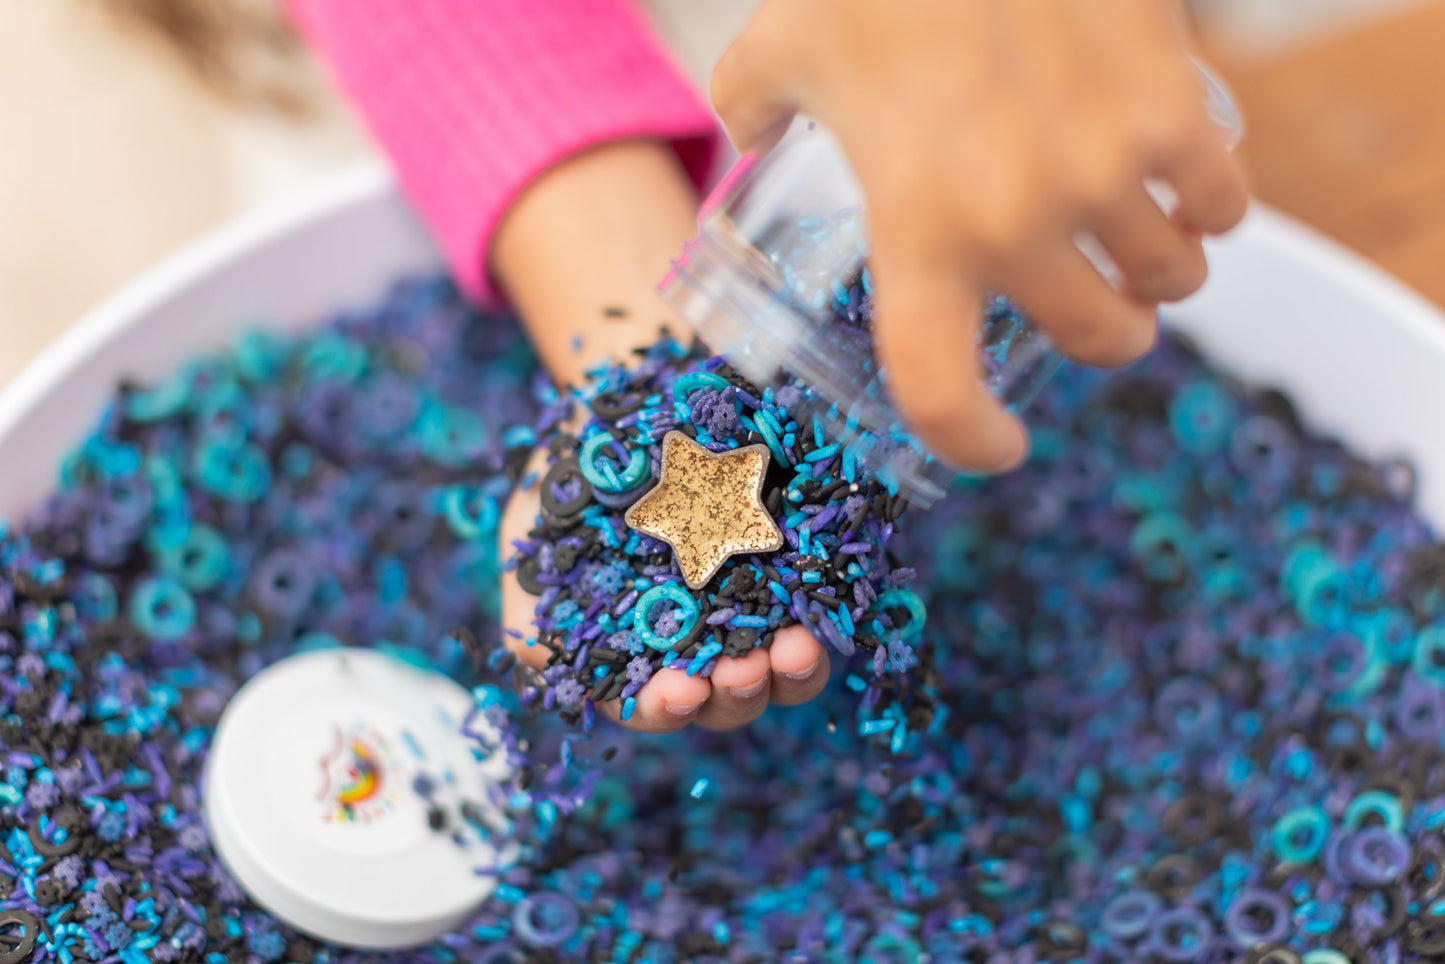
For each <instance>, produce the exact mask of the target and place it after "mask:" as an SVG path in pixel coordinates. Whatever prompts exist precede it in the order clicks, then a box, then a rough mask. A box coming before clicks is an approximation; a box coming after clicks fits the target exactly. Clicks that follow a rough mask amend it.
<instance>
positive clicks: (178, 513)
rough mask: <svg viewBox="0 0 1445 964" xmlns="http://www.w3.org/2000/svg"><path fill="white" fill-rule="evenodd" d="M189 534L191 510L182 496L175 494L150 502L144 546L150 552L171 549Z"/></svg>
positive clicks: (183, 540)
mask: <svg viewBox="0 0 1445 964" xmlns="http://www.w3.org/2000/svg"><path fill="white" fill-rule="evenodd" d="M190 534H191V510H190V507H189V506H188V505H186V500H185V498H184V497H181V496H175V497H170V498H167V499H166V500H165V501H156V502H153V503H152V504H151V517H150V525H149V526H148V527H147V529H146V534H145V546H146V548H147V549H149V550H150V551H151V552H162V551H164V550H166V549H172V548H175V547H176V546H179V545H180V544H181V543H183V542H185V541H186V538H187V537H188V536H190Z"/></svg>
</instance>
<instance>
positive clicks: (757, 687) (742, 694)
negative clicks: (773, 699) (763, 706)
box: [728, 673, 768, 700]
mask: <svg viewBox="0 0 1445 964" xmlns="http://www.w3.org/2000/svg"><path fill="white" fill-rule="evenodd" d="M767 685H768V674H767V673H764V674H763V678H762V679H760V680H758V681H757V682H756V683H753V684H751V685H749V686H729V687H728V692H729V693H731V694H732V695H733V696H736V697H737V698H738V699H740V700H745V699H747V698H748V697H750V696H757V695H758V694H759V693H761V692H762V691H763V687H764V686H767Z"/></svg>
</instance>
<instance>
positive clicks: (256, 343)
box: [232, 328, 288, 383]
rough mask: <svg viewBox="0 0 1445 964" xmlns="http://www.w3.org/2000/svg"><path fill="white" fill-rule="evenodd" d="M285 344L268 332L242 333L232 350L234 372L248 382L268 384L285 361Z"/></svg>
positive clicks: (252, 330)
mask: <svg viewBox="0 0 1445 964" xmlns="http://www.w3.org/2000/svg"><path fill="white" fill-rule="evenodd" d="M287 352H288V348H287V345H286V343H285V342H284V341H283V340H282V339H280V338H278V337H276V336H275V335H274V334H271V333H270V332H267V331H264V330H262V329H259V328H252V329H251V330H249V331H247V332H245V333H243V334H242V335H241V337H240V338H237V339H236V343H235V345H234V346H233V348H232V356H233V358H234V359H235V362H236V371H237V372H238V373H239V374H240V376H241V377H242V378H243V379H245V380H246V381H249V382H257V383H260V382H268V381H270V380H271V379H272V378H275V377H276V375H277V374H278V373H279V372H280V371H281V366H282V365H283V364H284V363H285V361H286V355H287Z"/></svg>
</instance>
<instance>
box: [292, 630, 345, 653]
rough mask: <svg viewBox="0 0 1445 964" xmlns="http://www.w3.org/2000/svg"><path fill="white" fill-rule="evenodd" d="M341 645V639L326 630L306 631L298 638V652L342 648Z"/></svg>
mask: <svg viewBox="0 0 1445 964" xmlns="http://www.w3.org/2000/svg"><path fill="white" fill-rule="evenodd" d="M341 647H342V642H341V640H339V639H337V638H336V637H335V636H333V635H331V634H330V633H325V632H310V633H304V634H302V636H301V637H300V638H298V639H297V640H296V652H298V653H307V652H311V651H312V650H318V649H340V648H341Z"/></svg>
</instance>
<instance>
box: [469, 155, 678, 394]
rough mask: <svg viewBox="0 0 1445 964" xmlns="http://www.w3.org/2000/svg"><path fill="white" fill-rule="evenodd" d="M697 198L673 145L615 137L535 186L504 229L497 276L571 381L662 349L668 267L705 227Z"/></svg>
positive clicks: (554, 365) (553, 363) (546, 356)
mask: <svg viewBox="0 0 1445 964" xmlns="http://www.w3.org/2000/svg"><path fill="white" fill-rule="evenodd" d="M696 210H697V195H696V193H695V191H694V189H693V187H692V182H691V181H690V180H689V178H688V175H687V172H686V171H685V170H684V169H683V167H682V165H681V164H680V163H679V161H678V158H677V155H676V153H675V152H674V151H672V150H671V149H670V148H669V146H668V145H667V144H666V143H665V142H663V141H657V140H635V141H617V142H613V143H609V144H604V145H601V146H599V147H595V148H592V149H590V150H587V151H584V152H582V153H580V154H576V155H573V156H572V157H569V158H567V159H565V160H563V161H562V162H561V163H559V164H557V165H556V166H554V167H552V168H551V169H549V170H547V171H546V172H544V173H543V174H542V175H541V176H540V177H539V178H537V179H536V180H535V181H533V182H532V183H531V184H530V185H529V186H528V187H527V188H526V190H524V191H523V192H522V193H521V194H520V195H519V196H518V198H517V200H516V201H514V202H513V204H512V206H511V207H510V208H509V209H508V211H507V213H506V214H505V216H504V217H503V219H502V221H501V223H500V225H499V226H498V228H497V232H496V235H495V240H494V242H493V246H492V253H491V268H492V273H493V275H494V276H495V277H496V279H497V281H498V284H499V285H500V286H501V288H502V289H503V291H504V293H505V294H506V295H507V297H508V299H509V300H510V301H511V303H512V305H513V307H515V308H516V309H517V311H518V313H519V314H520V315H521V317H522V319H523V323H524V324H525V325H526V327H527V331H528V333H529V334H530V335H531V338H532V343H533V345H535V346H536V349H537V352H538V354H539V355H540V356H541V358H542V361H543V363H544V364H545V365H546V366H547V368H548V369H549V370H550V371H551V372H552V374H553V376H554V377H555V378H556V379H557V380H558V381H559V382H563V383H571V384H580V383H581V381H582V378H583V377H584V376H585V374H586V372H587V370H588V369H590V368H592V367H594V366H596V365H597V364H598V363H600V362H604V361H608V360H620V359H623V358H625V357H626V356H627V354H628V353H629V352H630V351H631V350H632V349H633V348H636V347H639V346H643V345H649V344H652V343H653V342H655V341H656V340H657V337H658V334H659V332H660V331H661V329H662V327H663V326H664V325H667V326H670V327H671V329H672V330H673V332H674V333H675V334H677V335H678V336H679V337H681V336H682V335H683V333H682V332H681V331H679V330H678V328H677V322H676V321H674V320H672V319H670V318H669V315H668V313H667V310H666V308H665V307H664V306H663V304H662V302H661V300H660V299H659V298H658V296H657V291H656V285H657V282H658V281H659V280H660V279H661V278H662V276H663V274H664V273H665V272H666V271H667V267H668V263H669V261H670V260H671V259H673V258H675V257H677V255H678V254H679V253H680V252H681V250H682V246H683V244H684V243H685V242H686V241H687V240H688V239H689V238H691V237H692V235H693V233H694V231H695V228H696V222H695V216H696Z"/></svg>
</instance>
